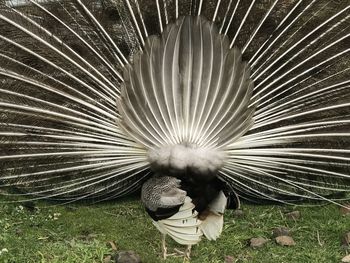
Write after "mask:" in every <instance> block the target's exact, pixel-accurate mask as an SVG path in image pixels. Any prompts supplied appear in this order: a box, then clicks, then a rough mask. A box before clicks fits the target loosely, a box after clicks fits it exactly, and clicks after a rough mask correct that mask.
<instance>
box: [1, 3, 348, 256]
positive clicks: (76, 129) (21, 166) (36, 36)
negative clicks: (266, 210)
mask: <svg viewBox="0 0 350 263" xmlns="http://www.w3.org/2000/svg"><path fill="white" fill-rule="evenodd" d="M349 18H350V4H349V2H348V1H328V0H292V1H290V0H250V1H241V0H154V1H145V0H86V1H85V0H84V1H83V0H74V1H66V0H17V1H16V0H12V1H11V0H5V1H1V3H0V186H1V188H3V189H5V190H7V191H4V192H2V194H3V195H7V196H10V197H11V196H16V200H22V199H25V200H38V199H47V198H50V199H54V200H58V201H61V202H71V201H77V200H81V199H85V200H94V201H96V200H98V201H105V200H114V199H117V198H119V197H122V196H125V195H129V194H131V193H134V192H138V191H139V193H140V197H141V201H142V203H143V205H144V207H145V210H146V212H147V213H148V214H149V216H150V217H151V219H152V222H153V224H154V225H155V227H156V228H157V229H158V230H159V231H160V233H161V236H162V256H163V257H164V258H166V257H167V255H168V253H167V247H166V237H167V236H169V237H170V238H172V239H173V240H175V241H176V242H177V243H179V244H181V245H184V246H186V250H185V251H184V252H181V251H179V253H180V252H181V253H182V254H183V255H184V256H185V257H186V258H189V257H190V253H191V248H192V246H193V245H196V244H197V243H198V242H200V240H201V239H202V238H204V237H205V238H207V239H209V240H216V239H217V238H218V237H219V236H220V234H221V232H222V230H223V224H224V219H223V216H224V212H225V210H226V209H237V208H239V207H240V200H241V199H242V200H246V201H249V202H254V203H264V202H278V203H282V204H287V205H288V204H295V203H298V202H305V201H310V202H320V201H321V202H322V201H324V202H330V203H335V204H338V205H341V202H342V201H343V200H347V199H348V198H349V196H348V195H347V193H349V191H350V165H349V161H350V133H349V130H350V92H349V91H350V64H349V61H350V48H349V43H350V38H349V37H350V21H349ZM14 189H15V191H14Z"/></svg>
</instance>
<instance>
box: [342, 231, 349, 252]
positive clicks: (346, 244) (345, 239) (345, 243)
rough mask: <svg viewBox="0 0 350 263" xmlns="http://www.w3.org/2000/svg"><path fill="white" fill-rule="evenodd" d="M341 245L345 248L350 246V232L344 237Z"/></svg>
mask: <svg viewBox="0 0 350 263" xmlns="http://www.w3.org/2000/svg"><path fill="white" fill-rule="evenodd" d="M341 245H342V246H343V247H345V248H346V247H349V246H350V232H347V233H345V234H344V235H343V236H342V239H341Z"/></svg>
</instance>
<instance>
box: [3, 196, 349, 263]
mask: <svg viewBox="0 0 350 263" xmlns="http://www.w3.org/2000/svg"><path fill="white" fill-rule="evenodd" d="M37 205H38V206H39V207H40V208H39V209H35V210H34V211H30V209H27V208H23V206H21V205H20V204H18V203H14V204H0V251H1V250H2V249H5V248H6V249H7V250H8V252H6V251H5V252H2V253H1V255H0V262H1V263H3V262H4V263H5V262H16V263H22V262H23V263H30V262H33V263H34V262H35V263H38V262H42V263H47V262H50V263H51V262H57V263H58V262H59V263H65V262H67V263H68V262H69V263H73V262H79V263H81V262H89V263H91V262H103V259H104V258H105V257H106V255H108V254H111V253H113V251H112V249H111V247H110V246H109V245H108V242H109V241H114V242H115V244H116V245H117V248H118V250H134V251H136V252H137V253H138V254H139V255H140V256H141V258H142V260H143V262H150V263H156V262H164V261H163V260H162V259H161V258H160V256H159V254H160V235H159V233H158V231H157V230H156V229H155V228H154V227H153V225H152V223H151V220H150V218H149V217H148V216H147V214H146V213H145V212H144V209H143V207H142V205H141V204H140V202H139V201H138V200H136V199H133V198H129V199H126V200H121V201H115V202H113V203H102V204H101V203H99V204H96V205H84V204H69V205H61V206H55V205H52V204H50V203H45V202H39V203H38V204H37ZM292 209H293V207H284V206H253V205H247V204H243V210H244V217H242V218H234V217H233V215H232V212H230V211H229V212H227V213H226V214H225V229H224V232H223V234H222V236H221V237H220V239H219V240H217V241H216V242H209V241H206V240H203V241H202V242H201V243H200V244H199V245H197V246H195V247H194V249H193V252H192V260H191V262H224V258H225V256H228V255H229V256H232V257H234V258H235V259H236V261H234V262H249V263H251V262H252V263H254V262H259V263H261V262H268V263H273V262H276V263H277V262H278V263H283V262H293V263H294V262H298V263H302V262H308V263H309V262H317V263H322V262H325V263H332V262H340V260H341V258H342V257H344V256H345V255H346V251H345V250H344V249H342V248H341V246H340V239H341V236H342V234H343V233H345V232H347V231H350V217H349V216H344V215H341V214H340V212H339V208H338V207H336V206H333V205H329V206H323V207H313V208H306V207H303V208H299V207H298V208H295V209H298V210H299V211H301V214H302V217H301V219H299V220H298V221H293V220H290V219H287V218H286V217H285V216H284V213H285V212H286V211H289V210H292ZM278 226H286V227H288V228H290V229H291V231H292V236H293V238H294V240H295V241H296V245H295V246H294V247H282V246H279V245H277V244H276V243H275V242H274V241H273V238H272V235H271V231H272V229H273V228H274V227H278ZM317 233H319V237H320V238H319V239H320V241H321V243H323V245H322V246H321V245H320V244H319V241H318V238H317ZM252 237H265V238H269V239H271V240H270V241H269V242H268V244H267V245H266V246H265V247H262V248H259V249H252V248H250V247H249V246H248V241H249V239H250V238H252ZM175 246H176V247H179V248H181V246H179V245H176V244H175V243H174V242H169V249H170V250H171V249H172V248H174V247H175ZM166 262H182V259H179V258H169V259H168V260H167V261H166Z"/></svg>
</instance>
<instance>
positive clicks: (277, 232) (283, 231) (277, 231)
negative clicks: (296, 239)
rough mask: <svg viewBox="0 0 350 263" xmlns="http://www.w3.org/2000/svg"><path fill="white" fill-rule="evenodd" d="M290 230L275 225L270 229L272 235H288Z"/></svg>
mask: <svg viewBox="0 0 350 263" xmlns="http://www.w3.org/2000/svg"><path fill="white" fill-rule="evenodd" d="M289 234H290V231H289V229H288V228H287V227H285V226H281V227H275V228H274V229H273V230H272V235H273V237H279V236H289Z"/></svg>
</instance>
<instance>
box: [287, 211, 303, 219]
mask: <svg viewBox="0 0 350 263" xmlns="http://www.w3.org/2000/svg"><path fill="white" fill-rule="evenodd" d="M300 216H301V214H300V211H292V212H289V213H286V217H287V218H288V219H292V220H298V219H300Z"/></svg>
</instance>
